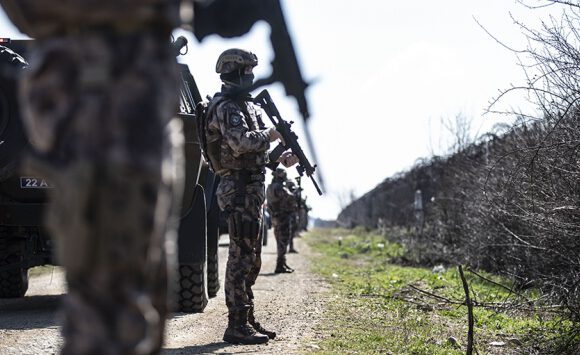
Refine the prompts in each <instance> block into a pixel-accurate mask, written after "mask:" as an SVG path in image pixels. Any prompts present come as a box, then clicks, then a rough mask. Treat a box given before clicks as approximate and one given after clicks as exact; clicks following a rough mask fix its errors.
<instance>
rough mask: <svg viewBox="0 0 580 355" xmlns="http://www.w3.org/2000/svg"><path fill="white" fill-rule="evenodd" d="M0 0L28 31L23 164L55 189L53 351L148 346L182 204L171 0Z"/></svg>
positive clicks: (157, 343)
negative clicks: (60, 289)
mask: <svg viewBox="0 0 580 355" xmlns="http://www.w3.org/2000/svg"><path fill="white" fill-rule="evenodd" d="M0 2H1V4H2V7H3V8H4V10H5V11H6V12H7V14H8V16H9V17H10V18H11V20H12V21H13V22H14V24H15V25H16V26H17V27H19V29H20V30H21V31H23V32H25V33H26V34H28V35H29V36H31V37H33V38H35V43H34V49H33V52H32V55H31V59H30V67H29V69H28V70H27V71H26V77H25V78H24V79H23V82H22V83H21V84H22V85H21V92H20V94H21V95H20V96H21V97H20V99H21V107H22V108H23V110H24V112H23V120H24V123H25V125H26V128H27V131H28V136H29V139H30V141H31V143H32V145H33V147H34V150H35V152H34V158H33V159H30V161H29V163H28V171H29V172H30V173H34V174H37V175H40V176H43V177H46V178H48V180H49V181H51V182H52V183H53V184H54V185H55V187H56V188H55V189H54V190H51V192H52V194H51V196H50V206H49V208H48V211H47V213H46V222H47V226H48V228H49V230H50V232H51V234H52V236H53V238H54V239H55V242H56V244H57V251H58V259H59V262H60V263H61V265H63V266H64V267H65V269H66V279H67V283H68V294H67V296H66V298H65V299H64V324H63V327H62V332H63V335H64V340H65V342H64V346H63V349H62V353H63V354H89V353H90V354H150V353H158V352H159V351H160V349H161V346H162V338H163V333H164V324H165V318H166V313H167V308H168V307H167V297H166V293H167V274H168V273H167V266H168V263H171V260H172V259H171V256H172V255H173V253H172V254H171V255H169V259H168V256H167V255H166V250H165V246H166V245H173V244H174V243H167V239H166V233H169V232H173V231H174V230H175V227H176V226H177V220H176V218H174V217H173V214H172V213H171V207H172V205H173V204H174V202H176V203H179V202H180V201H181V199H180V198H179V195H180V194H181V191H180V190H181V189H180V186H181V184H179V183H176V182H179V180H178V179H176V177H179V176H180V175H181V172H180V171H179V168H180V167H181V163H179V161H180V160H179V159H178V158H180V155H179V151H180V149H181V143H182V137H181V134H180V133H181V132H180V126H179V124H178V121H175V120H172V117H173V116H174V114H175V112H176V108H177V99H178V94H177V88H178V83H177V80H176V79H177V76H176V71H175V68H174V67H175V57H174V55H172V53H171V50H170V46H169V38H170V35H171V32H172V30H173V28H175V27H176V26H178V21H177V20H178V17H179V16H178V12H179V11H178V10H179V9H178V4H177V3H176V2H171V1H160V0H149V1H139V2H138V1H112V0H101V1H88V0H85V1H82V0H78V1H36V0H0ZM173 210H174V211H175V210H176V209H173Z"/></svg>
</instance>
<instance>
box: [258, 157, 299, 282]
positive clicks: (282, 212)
mask: <svg viewBox="0 0 580 355" xmlns="http://www.w3.org/2000/svg"><path fill="white" fill-rule="evenodd" d="M285 181H286V170H284V169H282V168H277V169H276V170H274V172H272V183H271V184H270V185H269V186H268V190H267V192H266V195H267V198H268V208H269V209H270V214H271V215H272V225H273V226H274V235H275V236H276V245H277V250H278V259H277V261H276V270H275V271H274V272H275V273H277V274H279V273H290V272H293V271H294V269H292V268H290V267H289V266H288V265H286V250H287V249H288V243H289V242H290V238H291V237H292V236H291V228H292V227H293V226H292V225H293V223H294V222H293V221H292V220H293V219H294V218H295V212H296V207H297V206H296V198H295V196H294V194H293V193H292V192H291V191H290V190H289V189H288V188H287V187H286V186H284V183H285Z"/></svg>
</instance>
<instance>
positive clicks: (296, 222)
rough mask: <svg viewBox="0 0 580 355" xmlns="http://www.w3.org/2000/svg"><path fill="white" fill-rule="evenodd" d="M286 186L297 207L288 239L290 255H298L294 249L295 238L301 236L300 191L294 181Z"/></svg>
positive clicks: (287, 181)
mask: <svg viewBox="0 0 580 355" xmlns="http://www.w3.org/2000/svg"><path fill="white" fill-rule="evenodd" d="M286 186H287V187H288V190H290V192H292V194H293V195H294V201H295V203H296V207H295V209H294V211H293V212H291V213H290V232H289V234H290V238H289V239H288V253H291V254H296V253H298V251H297V250H296V249H295V248H294V238H296V237H298V236H299V233H300V230H301V229H300V202H301V201H300V200H301V198H300V190H299V188H298V187H297V186H296V184H295V183H294V181H292V180H286Z"/></svg>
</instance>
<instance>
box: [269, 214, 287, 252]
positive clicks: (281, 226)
mask: <svg viewBox="0 0 580 355" xmlns="http://www.w3.org/2000/svg"><path fill="white" fill-rule="evenodd" d="M290 224H291V221H290V215H282V216H280V217H275V218H273V219H272V225H273V226H274V236H275V237H276V250H277V253H278V262H281V263H284V262H286V251H287V250H288V243H289V242H290V238H291V236H290V227H291V225H290Z"/></svg>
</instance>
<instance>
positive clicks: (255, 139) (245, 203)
mask: <svg viewBox="0 0 580 355" xmlns="http://www.w3.org/2000/svg"><path fill="white" fill-rule="evenodd" d="M245 53H249V52H245ZM226 54H227V51H226V52H224V53H223V54H222V56H220V58H223V57H224V55H226ZM252 55H253V54H252ZM219 62H220V60H218V63H219ZM256 64H257V59H256V63H255V64H253V65H256ZM216 71H217V72H218V73H219V72H221V71H220V70H219V68H216ZM226 71H228V70H226ZM228 72H230V71H228ZM222 80H224V76H223V75H222ZM209 112H210V118H209V122H208V128H207V140H208V145H209V146H211V145H212V144H217V145H219V154H217V155H215V156H213V155H212V154H211V153H210V159H211V161H212V168H213V169H214V170H215V171H216V173H217V174H218V175H219V176H220V183H219V186H218V188H217V191H216V195H217V200H218V205H219V207H220V208H221V209H222V210H223V211H225V213H226V215H227V216H228V230H229V237H230V245H229V255H228V261H227V265H226V276H225V285H224V289H225V296H226V305H227V307H228V320H229V322H228V329H227V330H226V333H225V334H224V340H225V341H228V342H232V343H248V344H254V343H264V342H267V341H268V338H270V339H272V338H274V337H275V335H276V334H275V333H273V332H268V331H266V330H265V329H263V328H262V327H261V326H260V324H259V323H257V322H256V321H255V318H254V301H253V300H254V295H253V292H252V286H253V285H254V284H255V282H256V278H257V277H258V274H259V272H260V268H261V266H262V259H261V252H262V243H261V240H260V230H261V229H262V228H261V226H262V223H263V215H262V206H263V204H264V200H265V187H264V180H265V178H264V174H265V167H266V165H267V164H268V163H269V160H268V149H269V148H270V136H269V132H268V130H267V129H265V127H264V126H263V123H262V120H261V117H260V113H259V111H258V110H257V108H256V107H255V106H254V105H253V104H252V103H251V97H249V96H247V95H245V94H239V88H238V87H236V86H232V85H229V84H227V81H226V80H224V85H223V86H222V90H221V92H220V93H217V94H216V95H215V96H214V97H213V99H212V101H211V102H210V103H209ZM248 321H249V322H250V324H251V325H252V326H253V328H254V329H255V330H257V331H258V332H260V333H262V334H266V335H267V336H265V337H264V336H263V335H261V334H256V332H255V331H254V330H252V329H251V328H250V327H248Z"/></svg>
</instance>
